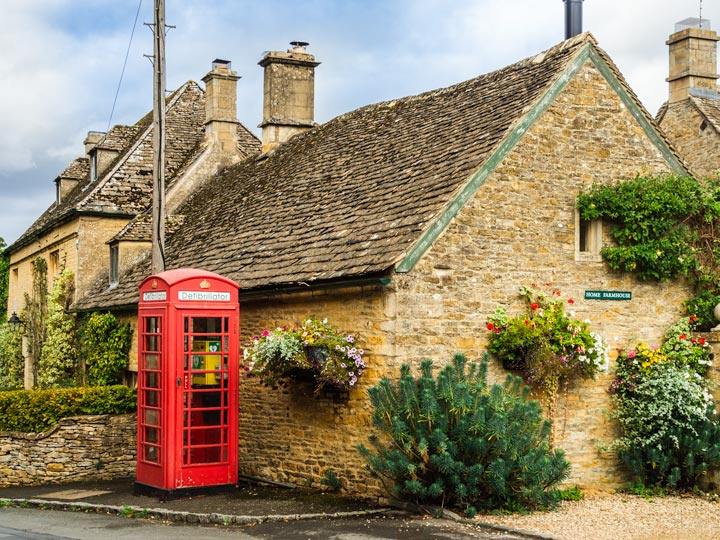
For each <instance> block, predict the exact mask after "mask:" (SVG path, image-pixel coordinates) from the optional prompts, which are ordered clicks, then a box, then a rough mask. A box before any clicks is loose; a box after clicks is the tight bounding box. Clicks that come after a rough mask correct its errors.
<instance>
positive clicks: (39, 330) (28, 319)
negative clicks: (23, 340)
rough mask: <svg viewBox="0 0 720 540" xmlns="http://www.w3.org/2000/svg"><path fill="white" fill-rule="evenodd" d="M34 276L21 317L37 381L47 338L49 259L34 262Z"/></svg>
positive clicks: (33, 373) (34, 378)
mask: <svg viewBox="0 0 720 540" xmlns="http://www.w3.org/2000/svg"><path fill="white" fill-rule="evenodd" d="M32 276H33V279H32V282H33V285H32V294H31V295H29V294H27V293H25V309H24V311H23V315H22V317H21V318H22V319H23V320H24V321H25V333H26V335H27V338H28V340H27V348H28V356H29V357H30V364H31V370H32V378H33V383H35V382H37V380H38V367H39V363H40V355H41V354H42V349H43V345H45V340H46V339H47V311H48V288H47V261H45V259H43V258H42V257H38V258H37V259H35V260H34V261H33V262H32Z"/></svg>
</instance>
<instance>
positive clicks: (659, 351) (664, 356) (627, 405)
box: [610, 321, 720, 489]
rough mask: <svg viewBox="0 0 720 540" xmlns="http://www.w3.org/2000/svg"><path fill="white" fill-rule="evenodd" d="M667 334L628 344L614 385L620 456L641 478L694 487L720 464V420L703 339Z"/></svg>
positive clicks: (680, 325)
mask: <svg viewBox="0 0 720 540" xmlns="http://www.w3.org/2000/svg"><path fill="white" fill-rule="evenodd" d="M683 328H685V326H684V323H683V321H681V322H680V323H678V324H676V325H674V326H672V327H671V328H670V329H669V330H668V332H667V333H666V338H667V341H666V342H665V343H664V344H663V346H662V347H661V348H656V349H651V348H650V347H648V346H647V345H645V344H644V343H640V344H639V345H638V346H637V347H636V348H635V349H634V350H631V351H628V352H625V351H622V352H621V354H620V355H619V356H618V359H617V367H616V372H615V379H614V381H613V383H612V385H611V387H610V392H611V394H612V395H613V402H614V404H615V412H614V417H615V418H616V419H617V420H618V422H619V426H620V437H619V438H618V439H617V440H616V441H615V442H614V443H613V445H612V446H613V448H615V449H616V450H617V453H618V458H619V459H620V461H621V463H622V464H623V465H624V466H625V467H626V468H627V469H628V471H629V472H630V474H631V475H632V477H633V481H634V482H635V483H637V484H641V485H643V486H648V487H654V486H659V487H669V488H671V489H675V488H681V489H688V488H691V487H693V486H695V485H696V484H697V482H698V481H699V480H700V478H701V477H702V476H703V475H705V474H706V473H707V471H708V470H709V469H710V468H711V467H716V466H718V465H720V424H719V423H718V418H717V416H716V414H715V406H714V404H713V402H712V396H711V395H710V393H709V391H708V384H707V381H706V380H705V379H704V378H703V377H702V376H701V373H705V372H706V371H707V367H708V365H709V362H710V361H709V358H708V354H707V349H708V346H707V343H705V340H704V339H703V338H698V337H690V336H689V335H685V334H684V333H681V334H679V335H678V332H679V331H682V329H683Z"/></svg>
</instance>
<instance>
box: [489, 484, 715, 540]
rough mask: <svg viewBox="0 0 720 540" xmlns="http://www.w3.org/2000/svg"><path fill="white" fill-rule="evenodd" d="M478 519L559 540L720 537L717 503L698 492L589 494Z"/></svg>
mask: <svg viewBox="0 0 720 540" xmlns="http://www.w3.org/2000/svg"><path fill="white" fill-rule="evenodd" d="M477 520H478V521H481V522H484V523H492V524H495V525H503V526H505V527H512V528H515V529H522V530H526V531H531V532H535V533H543V534H546V535H550V536H552V537H553V538H556V539H557V540H584V539H592V540H718V539H720V504H719V503H717V502H708V501H706V500H704V499H701V498H696V497H660V498H653V499H643V498H642V497H636V496H632V495H620V494H618V495H592V496H586V497H585V499H583V500H582V501H578V502H565V503H563V504H562V507H561V508H560V509H559V510H558V511H554V512H538V513H534V514H530V515H526V516H522V515H512V516H493V515H479V516H478V517H477Z"/></svg>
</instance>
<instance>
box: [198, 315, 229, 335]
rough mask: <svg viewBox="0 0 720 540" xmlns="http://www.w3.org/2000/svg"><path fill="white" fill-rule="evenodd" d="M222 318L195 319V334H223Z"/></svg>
mask: <svg viewBox="0 0 720 540" xmlns="http://www.w3.org/2000/svg"><path fill="white" fill-rule="evenodd" d="M221 321H222V317H193V322H192V331H193V334H209V333H211V332H221V330H220V329H221V328H222V327H221Z"/></svg>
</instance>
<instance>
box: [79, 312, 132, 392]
mask: <svg viewBox="0 0 720 540" xmlns="http://www.w3.org/2000/svg"><path fill="white" fill-rule="evenodd" d="M82 336H83V338H82V339H83V352H84V354H85V365H86V367H87V374H88V382H89V383H90V384H91V385H94V386H105V385H112V384H117V383H119V382H120V381H121V379H122V374H123V371H124V370H125V369H127V367H128V362H129V360H130V356H129V352H130V344H131V343H130V340H131V339H132V328H131V327H130V324H128V323H124V324H123V323H121V322H120V321H118V320H117V318H116V317H115V316H114V315H113V314H112V313H93V314H92V315H91V316H90V318H89V319H88V320H87V321H86V322H85V325H84V327H83V330H82Z"/></svg>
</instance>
